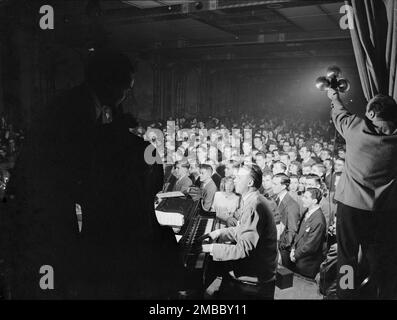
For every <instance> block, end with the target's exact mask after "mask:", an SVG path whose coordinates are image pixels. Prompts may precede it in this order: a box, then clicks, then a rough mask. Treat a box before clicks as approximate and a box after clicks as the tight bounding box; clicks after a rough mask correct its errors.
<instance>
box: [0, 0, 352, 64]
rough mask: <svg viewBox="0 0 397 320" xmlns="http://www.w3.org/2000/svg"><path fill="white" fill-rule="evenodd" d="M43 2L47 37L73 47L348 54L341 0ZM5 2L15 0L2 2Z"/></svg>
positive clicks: (252, 55) (237, 54) (183, 55)
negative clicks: (50, 16) (48, 8)
mask: <svg viewBox="0 0 397 320" xmlns="http://www.w3.org/2000/svg"><path fill="white" fill-rule="evenodd" d="M19 2H21V3H22V2H23V0H19ZM40 2H43V1H41V0H30V1H25V5H27V6H28V5H30V4H32V3H40ZM44 2H45V3H47V2H48V3H51V4H52V5H53V6H54V10H55V15H56V20H55V25H56V28H55V30H54V32H52V35H46V36H48V37H51V39H52V40H53V41H58V42H60V43H68V44H69V45H70V46H75V47H87V48H89V47H90V46H95V45H96V44H97V43H99V42H101V41H103V40H104V39H106V41H108V42H109V43H110V45H111V46H113V47H116V48H119V49H121V50H124V51H134V52H144V53H155V54H156V53H158V54H161V55H164V56H170V57H174V58H179V59H187V60H203V59H204V60H217V59H228V60H233V59H251V60H252V59H273V58H277V59H280V58H281V59H282V58H290V57H301V58H311V57H328V56H352V55H353V51H352V46H351V40H350V33H349V31H346V30H342V29H341V28H340V27H339V20H340V18H341V17H342V14H341V13H340V8H341V6H343V4H344V3H343V2H342V1H321V0H317V1H298V0H278V1H277V0H273V1H254V0H206V1H204V0H203V1H192V0H168V1H166V0H161V1H160V0H157V1H151V0H140V1H137V0H136V1H120V0H85V1H78V0H52V1H51V0H46V1H44ZM44 2H43V3H44ZM4 3H13V1H10V0H0V4H4ZM2 7H4V5H3V6H2ZM0 8H1V7H0ZM10 21H12V19H10ZM22 23H23V22H22ZM47 34H48V33H47Z"/></svg>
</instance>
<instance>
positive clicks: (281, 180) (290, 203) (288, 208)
mask: <svg viewBox="0 0 397 320" xmlns="http://www.w3.org/2000/svg"><path fill="white" fill-rule="evenodd" d="M289 184H290V179H289V177H288V176H287V175H286V174H284V173H278V174H276V175H275V176H274V177H273V192H274V194H275V195H276V196H277V197H276V203H277V205H278V211H279V213H280V224H279V225H278V226H280V227H278V232H279V234H278V235H279V249H280V255H281V261H282V264H283V265H284V266H286V267H288V263H289V253H290V250H291V245H292V240H293V239H294V237H295V235H296V233H297V232H298V224H299V219H300V212H299V204H298V203H297V202H296V201H295V200H294V199H293V198H292V197H291V195H290V194H289V193H288V186H289Z"/></svg>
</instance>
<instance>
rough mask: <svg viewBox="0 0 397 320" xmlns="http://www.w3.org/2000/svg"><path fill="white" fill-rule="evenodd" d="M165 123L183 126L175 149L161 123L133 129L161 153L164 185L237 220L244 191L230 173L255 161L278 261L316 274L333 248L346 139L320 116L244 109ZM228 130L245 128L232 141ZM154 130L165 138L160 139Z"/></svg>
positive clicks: (225, 221)
mask: <svg viewBox="0 0 397 320" xmlns="http://www.w3.org/2000/svg"><path fill="white" fill-rule="evenodd" d="M168 121H171V123H172V122H174V123H175V127H176V129H177V130H178V129H179V130H180V132H178V131H176V134H175V139H176V143H175V148H174V150H173V149H170V148H168V146H167V144H169V143H170V139H169V137H168V136H167V135H168V133H167V130H166V128H165V124H163V123H153V124H150V125H149V126H148V127H147V130H145V129H143V127H141V128H138V129H139V130H138V134H141V135H142V136H143V137H144V138H145V139H146V140H148V141H150V142H151V143H152V144H153V145H154V146H156V148H157V149H158V150H159V152H160V154H161V155H162V158H163V161H164V168H165V178H164V181H165V184H164V187H163V191H180V192H182V193H185V194H189V195H190V196H192V198H193V199H195V200H201V201H202V208H203V209H204V210H206V211H214V212H216V216H217V218H218V220H219V221H220V225H219V226H220V227H232V226H236V225H238V224H239V219H241V212H240V211H239V210H238V208H239V201H240V199H241V195H240V194H238V193H237V192H236V190H235V184H234V180H235V177H236V175H237V173H238V170H239V168H241V167H242V166H247V165H248V166H249V165H256V166H258V167H259V168H260V169H261V172H262V185H261V187H260V188H259V192H260V193H261V194H262V195H263V196H264V197H265V198H266V199H267V201H268V205H269V207H271V208H272V213H273V217H274V221H275V223H276V227H277V241H278V251H279V264H281V265H284V266H285V267H287V268H289V269H292V270H294V271H295V272H297V273H300V274H301V275H303V276H305V277H308V278H315V277H316V275H317V274H318V273H319V271H320V265H321V263H322V262H323V261H324V260H325V258H326V255H327V251H328V250H329V249H330V248H331V249H332V250H335V246H336V239H335V230H336V227H335V226H336V206H337V204H336V201H335V200H334V193H335V187H336V185H337V183H338V181H339V178H340V176H341V174H342V171H343V170H344V163H345V145H344V141H343V139H340V137H339V136H336V135H335V136H334V134H333V132H332V130H333V128H332V127H330V125H329V124H328V123H327V122H322V121H313V122H309V121H304V120H300V121H299V120H298V121H292V120H290V119H287V120H282V119H281V118H272V119H268V118H266V117H265V118H263V119H254V118H250V117H248V116H247V115H243V116H242V118H241V119H240V121H233V120H231V119H227V118H226V119H218V118H213V117H209V118H207V119H204V120H202V121H199V120H198V119H197V118H193V119H185V118H177V119H168ZM169 124H170V122H168V126H169ZM153 129H158V130H153ZM182 129H185V130H182ZM186 129H190V131H187V130H186ZM203 129H207V132H209V130H210V129H215V130H212V131H211V133H209V134H208V138H207V139H206V140H205V139H204V140H203V139H201V137H200V132H199V131H200V130H203ZM225 129H228V130H230V131H232V130H233V129H244V130H241V133H242V134H241V135H240V141H238V143H234V146H233V138H234V137H235V135H225V134H224V133H225ZM244 131H245V132H247V131H248V137H247V135H244V134H243V132H244ZM159 132H162V133H163V136H161V137H158V133H159ZM156 133H157V135H156ZM189 135H190V136H189ZM238 138H239V137H237V139H238ZM335 138H336V141H335ZM203 141H204V142H203ZM162 144H164V145H162ZM173 151H175V152H173ZM170 153H171V154H172V156H171V157H167V155H169V154H170ZM170 159H171V160H170Z"/></svg>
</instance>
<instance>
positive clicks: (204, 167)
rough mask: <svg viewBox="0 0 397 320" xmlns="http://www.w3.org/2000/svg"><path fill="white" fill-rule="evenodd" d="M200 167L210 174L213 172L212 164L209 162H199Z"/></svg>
mask: <svg viewBox="0 0 397 320" xmlns="http://www.w3.org/2000/svg"><path fill="white" fill-rule="evenodd" d="M200 169H204V170H206V171H208V172H210V173H211V175H212V173H213V172H214V171H213V169H212V166H210V165H209V164H206V163H202V164H200Z"/></svg>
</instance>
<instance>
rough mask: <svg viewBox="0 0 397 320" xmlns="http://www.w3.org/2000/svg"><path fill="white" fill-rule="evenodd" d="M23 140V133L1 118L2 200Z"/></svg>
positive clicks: (0, 173)
mask: <svg viewBox="0 0 397 320" xmlns="http://www.w3.org/2000/svg"><path fill="white" fill-rule="evenodd" d="M23 140H24V134H23V131H21V130H17V129H15V128H14V126H13V124H12V123H10V122H9V121H7V118H6V117H5V116H2V117H0V200H1V199H2V198H3V196H4V192H5V189H6V186H7V182H8V180H9V179H10V169H12V167H13V166H14V163H15V160H16V157H17V154H18V151H19V150H20V147H21V145H22V143H23Z"/></svg>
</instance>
